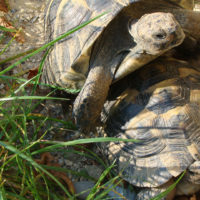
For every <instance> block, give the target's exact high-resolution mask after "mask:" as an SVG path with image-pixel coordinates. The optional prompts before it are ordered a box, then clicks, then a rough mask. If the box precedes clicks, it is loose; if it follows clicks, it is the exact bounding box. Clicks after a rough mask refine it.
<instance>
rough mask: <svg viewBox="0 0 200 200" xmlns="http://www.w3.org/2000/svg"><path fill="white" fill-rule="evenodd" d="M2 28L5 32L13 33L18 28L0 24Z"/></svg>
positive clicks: (0, 28)
mask: <svg viewBox="0 0 200 200" xmlns="http://www.w3.org/2000/svg"><path fill="white" fill-rule="evenodd" d="M0 30H1V31H5V32H11V33H13V32H17V30H16V29H11V28H6V27H4V26H0Z"/></svg>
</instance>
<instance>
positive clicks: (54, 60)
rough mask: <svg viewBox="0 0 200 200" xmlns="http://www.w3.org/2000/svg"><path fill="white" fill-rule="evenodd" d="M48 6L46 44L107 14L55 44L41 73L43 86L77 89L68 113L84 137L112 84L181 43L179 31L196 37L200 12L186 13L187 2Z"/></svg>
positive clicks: (63, 1) (85, 0)
mask: <svg viewBox="0 0 200 200" xmlns="http://www.w3.org/2000/svg"><path fill="white" fill-rule="evenodd" d="M48 5H49V6H48V7H47V12H46V13H47V14H46V20H45V31H46V37H47V38H48V40H52V39H54V38H55V37H57V36H59V35H61V34H62V33H64V32H66V31H68V30H71V29H72V28H74V27H76V26H77V25H79V24H81V23H82V22H85V21H87V20H89V19H90V18H93V17H94V16H97V15H98V14H100V13H102V12H104V11H107V10H110V12H108V14H106V15H105V16H103V17H101V18H99V19H98V20H96V21H94V22H93V23H91V24H90V25H88V26H86V27H84V28H83V29H81V30H79V31H77V32H75V33H74V34H72V35H70V36H69V37H68V38H66V39H63V40H62V41H61V42H58V43H56V44H55V45H54V48H53V49H52V51H51V52H50V54H49V55H48V58H47V61H46V63H45V66H44V69H43V76H42V80H43V81H44V82H45V83H48V84H56V85H59V86H62V87H64V88H76V89H80V88H82V89H81V92H80V93H79V95H78V97H77V98H76V101H75V103H74V108H73V112H74V117H75V122H76V124H77V126H78V127H79V128H80V129H81V130H83V131H84V132H86V133H87V132H89V131H90V130H91V128H92V127H93V126H94V124H95V123H96V121H97V120H98V117H99V114H100V112H101V109H102V107H103V103H104V102H105V99H106V96H107V93H108V90H109V86H110V84H111V83H112V82H113V81H117V80H119V79H120V78H122V77H123V76H125V75H127V74H128V73H130V72H131V71H134V70H135V69H137V68H139V67H141V66H143V65H144V64H146V63H148V62H150V61H151V60H153V59H155V58H156V57H158V56H160V55H161V54H163V53H164V52H166V51H168V50H169V49H171V48H173V47H175V46H178V45H179V44H181V43H182V41H183V39H184V33H183V31H182V29H183V30H184V32H185V33H186V35H187V36H189V37H194V38H199V32H200V31H199V29H200V26H196V25H197V24H199V22H200V17H199V16H200V13H198V12H193V11H191V10H190V9H191V8H192V7H193V1H192V0H181V1H180V0H171V1H170V0H169V1H167V0H157V1H156V2H155V1H153V0H126V1H125V0H110V1H107V0H92V1H90V0H80V1H76V0H50V1H49V3H48ZM185 8H186V9H187V10H186V9H185ZM170 13H172V14H173V15H174V17H175V18H176V19H175V18H174V17H173V16H172V14H170ZM145 14H146V15H145ZM177 21H178V22H177ZM179 23H180V25H181V27H182V28H180V25H179ZM130 66H131V67H130ZM86 77H87V78H86ZM82 86H83V87H82Z"/></svg>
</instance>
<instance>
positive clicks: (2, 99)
mask: <svg viewBox="0 0 200 200" xmlns="http://www.w3.org/2000/svg"><path fill="white" fill-rule="evenodd" d="M26 99H29V100H30V99H42V100H45V99H51V100H61V101H66V100H68V99H65V98H58V97H44V96H19V97H5V98H0V101H14V100H26Z"/></svg>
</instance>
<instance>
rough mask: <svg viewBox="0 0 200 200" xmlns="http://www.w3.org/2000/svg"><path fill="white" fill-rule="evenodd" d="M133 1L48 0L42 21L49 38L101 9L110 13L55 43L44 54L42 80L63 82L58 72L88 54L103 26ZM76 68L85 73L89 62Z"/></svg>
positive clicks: (86, 19)
mask: <svg viewBox="0 0 200 200" xmlns="http://www.w3.org/2000/svg"><path fill="white" fill-rule="evenodd" d="M134 1H137V0H110V1H107V0H95V1H94V0H50V1H49V4H48V5H49V6H48V8H47V12H46V21H45V31H46V38H47V40H48V41H49V40H52V39H55V38H56V37H58V36H60V35H61V34H63V33H65V32H67V31H69V30H71V29H73V28H75V27H76V26H78V25H80V24H81V23H83V22H86V21H88V20H89V19H92V18H94V17H96V16H97V15H99V14H102V13H103V12H106V11H109V13H108V14H106V15H105V16H103V17H101V18H99V19H97V20H95V21H94V22H92V23H91V24H90V25H88V26H86V27H84V28H82V29H80V30H78V31H76V32H75V33H74V34H72V35H70V36H69V37H67V38H66V39H64V40H62V41H60V42H58V43H56V44H55V45H54V48H53V49H52V51H51V53H50V55H49V56H48V58H47V60H48V64H47V65H46V66H45V67H47V68H48V69H44V73H45V74H44V75H43V77H44V81H45V82H47V83H49V84H58V85H61V86H62V85H63V84H62V80H61V79H60V76H61V75H62V74H63V73H65V72H66V71H68V70H69V68H70V67H71V66H72V65H73V64H74V63H75V62H76V61H77V59H78V58H79V57H80V55H84V54H85V56H87V54H88V52H87V51H88V49H90V47H91V45H92V44H93V42H94V41H95V39H96V38H97V37H98V35H99V34H100V33H101V31H102V30H103V29H104V27H105V26H106V25H107V24H108V23H109V22H110V21H111V20H112V18H113V17H114V16H115V15H116V14H117V13H118V12H119V11H120V10H121V9H122V8H123V7H124V6H127V5H129V4H130V3H132V2H134ZM48 66H50V67H48ZM76 70H77V72H80V73H82V74H85V73H86V72H87V70H88V66H87V67H86V68H84V67H82V68H81V67H80V66H79V67H77V68H76Z"/></svg>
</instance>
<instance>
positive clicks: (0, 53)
mask: <svg viewBox="0 0 200 200" xmlns="http://www.w3.org/2000/svg"><path fill="white" fill-rule="evenodd" d="M21 30H22V29H21V28H20V29H19V30H18V31H17V32H16V34H15V35H14V36H13V37H12V38H11V40H10V41H9V42H8V44H6V46H5V47H4V48H3V50H2V51H0V55H2V54H3V53H4V52H5V51H6V49H7V48H8V47H9V46H10V45H11V43H12V42H13V40H14V39H15V38H16V36H17V35H18V34H19V32H20V31H21Z"/></svg>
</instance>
